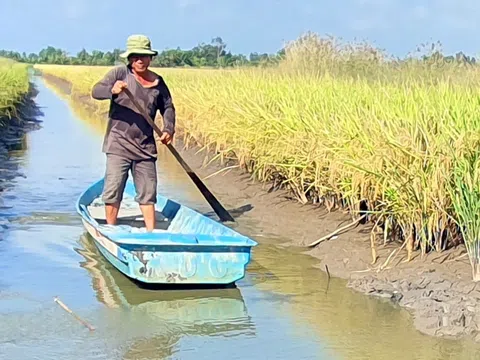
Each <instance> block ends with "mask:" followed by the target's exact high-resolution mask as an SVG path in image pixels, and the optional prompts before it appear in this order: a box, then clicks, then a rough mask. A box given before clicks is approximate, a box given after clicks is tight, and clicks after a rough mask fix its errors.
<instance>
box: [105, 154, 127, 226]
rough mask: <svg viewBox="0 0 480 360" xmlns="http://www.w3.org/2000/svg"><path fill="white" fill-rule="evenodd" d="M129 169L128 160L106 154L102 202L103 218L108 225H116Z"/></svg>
mask: <svg viewBox="0 0 480 360" xmlns="http://www.w3.org/2000/svg"><path fill="white" fill-rule="evenodd" d="M130 167H131V161H130V160H128V159H125V158H122V157H120V156H117V155H113V154H107V166H106V170H105V183H104V186H103V194H102V200H103V202H104V203H105V217H106V219H107V224H108V225H116V223H117V217H118V211H119V210H120V204H121V201H122V199H123V191H124V189H125V184H126V182H127V178H128V170H130Z"/></svg>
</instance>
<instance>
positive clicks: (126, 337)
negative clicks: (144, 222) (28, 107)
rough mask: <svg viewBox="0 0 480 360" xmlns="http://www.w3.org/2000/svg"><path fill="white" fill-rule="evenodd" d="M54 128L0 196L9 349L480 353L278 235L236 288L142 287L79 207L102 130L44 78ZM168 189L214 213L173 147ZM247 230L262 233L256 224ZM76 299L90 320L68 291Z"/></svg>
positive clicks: (1, 306)
mask: <svg viewBox="0 0 480 360" xmlns="http://www.w3.org/2000/svg"><path fill="white" fill-rule="evenodd" d="M37 84H38V87H39V90H40V93H39V95H38V97H37V99H36V100H37V102H38V103H39V104H40V105H41V106H42V107H43V109H42V111H43V112H44V118H43V121H44V123H43V128H42V129H41V130H38V131H36V132H33V133H30V134H29V135H28V137H27V139H26V144H25V145H26V149H23V150H20V151H17V152H16V153H12V157H14V159H16V160H17V165H18V166H19V169H20V171H21V172H22V173H23V174H24V177H18V178H16V179H15V181H14V183H13V186H12V187H11V188H10V189H8V190H7V191H6V192H4V193H3V194H2V195H0V199H1V200H0V212H1V214H2V216H4V217H7V218H8V219H9V221H10V225H9V228H8V230H7V231H6V232H5V233H4V234H3V240H1V241H0V274H1V276H0V323H1V324H2V325H1V326H0V359H78V358H80V359H86V360H87V359H206V358H208V359H224V358H227V357H228V358H230V359H352V360H357V359H387V358H392V359H397V360H398V359H424V360H430V359H432V360H433V359H435V360H438V359H474V358H478V356H479V355H478V354H479V352H478V347H476V346H475V345H473V344H471V343H470V342H466V341H463V342H460V341H447V340H440V339H434V338H429V337H426V336H423V335H421V334H419V333H418V332H417V331H415V330H414V329H413V327H412V325H411V320H410V318H409V316H408V314H407V313H406V312H405V311H401V310H398V309H395V308H394V307H393V306H392V305H390V304H388V303H385V302H383V301H381V300H377V299H372V298H368V297H365V296H363V295H361V294H357V293H355V292H353V291H351V290H349V289H347V288H345V283H344V282H343V281H340V280H337V279H331V280H330V281H329V280H328V278H327V276H326V275H325V274H324V273H323V272H321V271H319V270H318V269H316V268H315V264H316V262H315V260H314V259H312V258H310V257H308V256H306V255H302V254H300V253H299V252H295V251H293V250H287V249H283V248H282V247H281V246H279V245H277V244H278V243H280V242H281V241H282V239H276V238H273V237H269V236H265V235H263V236H261V237H258V238H256V239H257V240H258V241H259V242H260V246H258V247H257V248H256V249H255V250H254V253H253V256H254V261H253V262H252V264H251V265H250V267H249V270H248V274H247V276H246V278H245V279H243V280H242V281H240V282H239V283H238V284H237V285H238V287H237V288H236V289H228V290H212V291H210V290H209V291H207V290H202V291H169V292H158V291H149V290H142V289H139V288H138V287H136V286H135V285H134V284H132V283H131V282H130V281H129V280H128V279H126V278H125V277H124V276H123V275H121V274H120V273H118V272H117V271H116V270H115V269H114V268H112V266H110V265H109V264H108V263H107V262H106V261H105V260H104V259H103V258H102V257H101V255H100V254H99V252H98V250H97V249H96V247H95V246H94V244H93V242H92V240H91V238H90V237H88V236H87V235H86V234H85V232H84V230H83V228H82V226H81V223H80V221H79V218H78V216H77V215H76V213H75V210H74V202H75V200H76V198H77V196H78V194H79V193H80V192H81V191H82V190H83V189H84V188H85V187H86V186H88V185H89V184H90V183H91V182H92V181H95V180H97V179H98V178H99V177H101V176H102V175H103V166H104V158H103V156H102V154H101V153H100V146H101V141H102V138H101V134H100V132H99V131H98V129H99V128H98V127H96V126H93V124H94V122H92V121H91V119H90V118H87V117H83V116H79V115H78V114H76V113H75V112H73V111H72V109H71V108H70V107H69V105H68V103H67V102H66V101H65V100H63V99H61V98H60V97H59V96H58V95H57V94H56V93H55V92H54V91H52V89H50V88H48V87H46V86H45V84H44V83H43V82H42V80H37ZM159 180H160V181H159V182H160V189H161V191H166V192H168V193H169V195H171V196H172V197H174V198H175V199H178V200H181V201H185V202H187V203H188V204H189V205H192V206H195V207H196V208H197V209H200V210H202V211H211V210H210V209H209V208H208V206H207V205H206V204H205V201H204V199H203V198H202V197H201V195H200V194H199V193H198V191H197V190H196V188H195V187H194V185H193V184H192V183H191V182H190V180H189V178H188V177H187V176H186V175H185V173H184V172H183V170H182V169H181V167H180V166H178V165H177V164H176V163H175V161H174V160H173V159H172V158H171V157H170V156H169V154H167V153H165V152H161V155H160V160H159ZM238 229H239V230H240V231H242V232H244V233H246V234H247V235H253V234H258V233H259V230H260V229H257V228H255V224H251V223H246V222H242V220H240V224H239V227H238ZM54 296H59V298H60V299H61V300H62V301H63V302H64V303H65V304H67V305H68V306H69V307H70V308H71V309H72V310H73V311H74V312H75V313H76V314H78V315H79V316H80V317H81V318H83V319H85V320H86V321H88V322H89V323H91V324H92V325H93V326H94V327H95V328H96V330H95V331H94V332H89V331H88V330H87V329H86V328H85V327H83V326H82V325H81V324H80V323H79V322H78V321H76V320H75V319H74V318H73V317H72V316H70V315H69V314H67V313H66V312H65V311H64V310H63V309H61V308H60V306H58V305H57V304H56V303H54V302H53V297H54Z"/></svg>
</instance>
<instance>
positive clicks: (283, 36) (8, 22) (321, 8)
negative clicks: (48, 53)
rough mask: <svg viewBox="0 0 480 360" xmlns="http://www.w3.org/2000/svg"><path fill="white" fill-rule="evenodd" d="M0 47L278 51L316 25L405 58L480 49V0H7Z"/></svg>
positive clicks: (4, 0) (0, 14) (1, 15)
mask: <svg viewBox="0 0 480 360" xmlns="http://www.w3.org/2000/svg"><path fill="white" fill-rule="evenodd" d="M1 2H2V7H1V12H0V23H1V24H2V29H3V31H1V32H0V48H1V49H7V50H17V51H26V52H27V53H29V52H38V51H39V50H41V49H42V48H43V47H46V46H48V45H52V46H55V47H61V48H63V49H65V50H67V51H68V52H69V53H71V54H75V53H76V52H78V51H79V50H81V49H82V47H85V48H86V49H87V50H89V51H91V50H93V49H99V50H110V49H113V48H115V47H117V48H120V49H123V48H124V44H125V39H126V37H127V36H128V35H130V34H132V33H144V34H146V35H148V36H150V38H151V39H152V43H153V46H154V47H155V48H156V49H158V50H163V49H166V48H176V47H177V46H179V47H181V48H191V47H193V46H195V45H197V44H198V43H199V42H210V40H211V38H213V37H215V36H221V37H222V38H223V40H224V41H225V42H226V43H227V46H228V49H230V50H231V51H232V52H234V53H244V54H249V53H250V52H269V53H272V52H276V51H277V50H279V49H280V48H281V47H282V45H283V43H284V41H289V40H293V39H295V38H297V37H298V36H299V35H300V34H301V33H303V32H306V31H314V32H317V33H319V34H322V35H323V34H331V35H334V36H337V37H342V38H343V39H345V40H352V39H354V38H357V39H367V40H369V41H371V42H374V44H376V45H377V46H380V47H382V48H384V49H386V50H387V51H388V52H389V53H391V54H394V55H397V56H404V55H406V54H407V53H408V52H410V51H412V50H414V49H415V47H416V46H417V45H419V44H421V43H423V42H432V41H437V40H438V41H440V42H441V43H442V44H443V49H444V51H445V52H447V53H453V52H457V51H464V52H465V53H467V54H468V55H474V56H476V55H477V52H478V50H477V49H479V48H480V38H479V37H478V28H479V25H478V24H480V22H479V19H480V1H478V0H416V1H414V0H336V1H335V0H330V1H327V0H290V1H287V0H139V2H138V5H133V4H134V2H133V1H126V0H72V1H71V2H70V1H67V0H1Z"/></svg>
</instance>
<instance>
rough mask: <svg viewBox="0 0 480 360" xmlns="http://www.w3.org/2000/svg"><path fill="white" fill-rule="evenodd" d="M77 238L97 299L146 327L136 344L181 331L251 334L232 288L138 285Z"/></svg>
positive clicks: (154, 343) (153, 344)
mask: <svg viewBox="0 0 480 360" xmlns="http://www.w3.org/2000/svg"><path fill="white" fill-rule="evenodd" d="M80 244H81V247H80V248H79V249H77V252H78V253H79V254H80V255H82V256H83V257H84V258H85V261H84V262H82V263H81V266H82V267H83V268H85V269H87V270H88V272H89V273H90V274H91V276H92V284H93V288H94V290H95V292H96V296H97V299H98V300H99V301H100V302H102V303H103V304H105V305H106V306H107V307H109V308H120V309H122V308H123V309H126V310H127V312H128V317H129V324H128V326H129V327H137V326H138V327H142V330H144V331H147V332H148V336H147V337H146V338H145V336H142V339H141V341H140V342H139V343H138V344H141V343H143V344H144V345H142V346H141V348H142V349H143V348H145V349H146V350H148V349H152V348H155V349H158V348H160V347H161V348H164V347H165V346H167V344H170V345H169V346H170V347H171V346H173V345H174V344H175V343H176V341H177V340H175V341H173V342H172V339H174V338H175V339H176V338H181V337H182V336H199V335H200V336H229V337H232V336H254V335H255V326H254V323H253V321H252V320H251V318H250V317H249V315H248V312H247V308H246V306H245V303H244V301H243V298H242V294H241V292H240V290H239V289H238V288H236V287H235V288H221V289H205V290H201V289H200V290H188V291H186V290H162V291H156V290H152V289H145V288H140V287H138V286H137V285H136V284H135V283H134V282H133V281H132V280H131V279H129V278H128V277H126V276H124V275H123V274H122V273H120V272H119V271H118V270H117V269H116V268H115V267H113V266H112V265H111V264H110V263H109V262H107V261H106V260H105V259H104V258H103V257H102V256H101V254H100V253H99V250H98V249H97V248H96V246H95V244H93V241H92V240H91V239H90V237H89V236H88V235H87V234H84V235H82V236H81V238H80ZM136 322H138V324H135V323H136ZM159 324H162V325H161V326H159ZM149 327H150V328H151V330H150V331H149V330H148V328H149ZM160 328H161V329H160ZM144 331H142V332H144ZM158 331H161V332H160V333H158ZM167 335H168V339H167V338H165V336H167ZM172 344H173V345H172ZM134 345H135V344H134ZM134 347H136V345H135V346H134ZM139 349H140V348H139ZM164 350H166V349H164ZM138 351H140V350H136V352H138ZM156 354H157V355H158V352H156ZM157 355H156V356H157ZM142 356H143V355H142ZM142 356H137V357H135V358H142Z"/></svg>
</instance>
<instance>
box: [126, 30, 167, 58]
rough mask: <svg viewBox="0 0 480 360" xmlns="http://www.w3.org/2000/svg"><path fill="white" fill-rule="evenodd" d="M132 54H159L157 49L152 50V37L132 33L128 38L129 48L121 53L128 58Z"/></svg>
mask: <svg viewBox="0 0 480 360" xmlns="http://www.w3.org/2000/svg"><path fill="white" fill-rule="evenodd" d="M132 54H140V55H153V56H155V55H157V54H158V52H157V51H156V50H152V44H151V42H150V39H149V38H148V37H146V36H145V35H131V36H129V37H128V39H127V50H126V51H125V52H123V53H121V54H120V56H121V57H123V58H128V57H129V56H130V55H132Z"/></svg>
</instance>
